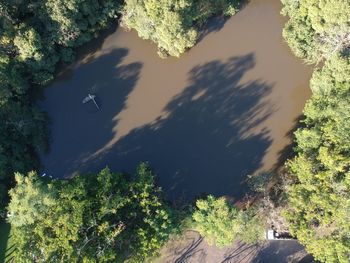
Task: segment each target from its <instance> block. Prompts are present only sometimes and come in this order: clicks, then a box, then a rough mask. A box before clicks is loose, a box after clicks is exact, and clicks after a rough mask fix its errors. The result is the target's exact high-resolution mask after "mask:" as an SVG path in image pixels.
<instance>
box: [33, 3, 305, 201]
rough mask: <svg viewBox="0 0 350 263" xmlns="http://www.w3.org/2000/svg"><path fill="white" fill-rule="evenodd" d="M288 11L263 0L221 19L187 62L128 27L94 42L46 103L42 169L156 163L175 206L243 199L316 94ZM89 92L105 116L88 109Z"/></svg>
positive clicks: (62, 172) (68, 171) (68, 172)
mask: <svg viewBox="0 0 350 263" xmlns="http://www.w3.org/2000/svg"><path fill="white" fill-rule="evenodd" d="M280 8H281V4H280V2H279V1H278V0H255V1H251V2H250V3H249V4H247V5H246V6H245V7H244V8H243V9H242V10H241V11H240V12H239V13H237V14H236V15H235V16H234V17H232V18H230V19H228V20H227V21H221V20H220V19H212V20H211V21H210V22H209V23H208V27H207V28H208V32H207V33H206V36H205V37H204V38H203V39H202V40H201V41H200V42H199V43H198V44H197V45H196V46H195V47H194V48H192V49H191V50H190V51H189V52H187V53H186V54H184V55H183V56H182V57H181V58H179V59H176V58H168V59H166V60H162V59H160V58H159V57H158V56H157V52H156V48H155V46H154V45H153V44H151V43H150V42H148V41H144V40H142V39H140V38H138V37H137V34H136V32H134V31H132V32H124V31H123V29H121V28H117V29H116V30H115V32H113V33H111V34H109V35H108V36H105V37H102V38H100V39H98V40H95V41H94V42H92V43H90V44H89V45H87V46H85V47H84V48H83V49H86V50H85V54H86V55H85V56H83V57H82V58H81V59H80V60H79V61H78V62H77V63H75V64H74V65H73V66H72V67H70V68H69V69H67V70H66V71H65V73H64V74H63V75H62V76H60V77H59V78H58V80H56V81H55V82H54V83H53V84H52V85H51V86H50V87H48V88H47V89H46V90H45V100H43V101H42V102H40V106H41V107H42V108H43V109H44V110H46V111H47V112H48V114H49V116H50V118H51V119H52V124H51V127H50V128H51V132H52V142H51V149H50V152H49V153H48V154H45V155H43V156H42V163H43V165H44V169H43V171H44V172H46V173H48V174H51V175H52V176H54V177H69V176H72V175H74V174H75V173H85V172H96V171H98V170H100V169H102V168H103V167H105V166H109V167H110V168H111V169H112V170H114V171H127V172H133V170H134V168H135V167H136V164H137V163H139V162H140V161H148V162H149V163H150V164H151V166H152V167H154V169H155V171H156V173H157V174H158V175H159V184H160V185H161V186H162V187H163V189H164V190H165V192H166V193H167V194H168V196H169V197H170V198H171V199H173V198H181V197H184V198H193V197H195V196H198V195H200V194H203V193H211V194H214V195H218V196H220V195H230V196H234V197H237V198H238V197H241V196H242V195H244V193H246V191H247V189H246V187H245V185H244V184H242V182H243V181H244V180H245V177H246V175H247V174H251V173H255V172H258V171H261V170H269V169H273V168H274V167H275V166H276V165H277V164H278V163H279V160H280V158H281V155H283V153H284V149H285V148H286V147H287V146H288V145H289V144H290V142H291V141H290V137H289V132H290V130H291V129H292V128H293V126H294V125H295V121H296V120H297V118H298V117H299V116H300V114H301V112H302V109H303V106H304V104H305V101H306V100H307V99H308V97H309V96H310V92H309V89H308V81H309V79H310V76H311V68H309V67H306V66H305V65H303V64H302V62H301V61H300V60H298V59H296V58H295V57H294V56H293V55H292V54H291V52H290V50H289V48H288V47H287V45H286V44H285V43H284V41H283V39H282V35H281V34H282V28H283V25H284V22H285V20H284V18H283V17H282V16H281V15H280V14H279V12H280ZM83 51H84V50H83ZM88 93H91V94H94V95H96V98H97V103H98V104H99V106H100V108H101V109H100V110H97V108H96V107H95V106H94V105H93V104H92V103H91V104H89V103H88V104H82V100H83V99H84V97H86V96H87V94H88Z"/></svg>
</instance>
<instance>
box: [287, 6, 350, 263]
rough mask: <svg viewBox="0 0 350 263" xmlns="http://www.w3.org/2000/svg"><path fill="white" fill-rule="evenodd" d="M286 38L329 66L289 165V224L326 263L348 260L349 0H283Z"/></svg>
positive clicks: (318, 78)
mask: <svg viewBox="0 0 350 263" xmlns="http://www.w3.org/2000/svg"><path fill="white" fill-rule="evenodd" d="M282 2H283V3H284V8H283V13H284V14H286V15H288V16H289V21H288V22H287V24H286V26H285V28H284V32H283V33H284V37H285V39H286V40H287V42H288V44H289V45H290V47H291V49H292V50H293V51H294V53H295V54H296V55H297V56H298V57H301V58H304V59H305V60H306V61H307V62H311V63H315V62H320V61H324V63H325V64H324V66H323V67H322V68H319V69H316V70H315V72H314V74H313V77H312V79H311V81H310V84H311V90H312V96H311V99H310V100H309V101H308V102H307V104H306V106H305V108H304V115H305V120H303V124H302V127H301V128H299V129H298V130H297V132H296V133H295V136H296V143H297V146H296V148H295V151H296V153H297V156H296V157H295V158H294V159H292V160H290V161H289V162H288V167H289V170H290V173H291V178H290V179H291V182H289V184H288V185H287V198H288V208H287V211H286V215H285V217H286V219H287V220H288V221H289V226H290V230H291V231H292V233H293V234H294V235H296V236H297V237H298V239H299V240H300V241H301V243H303V244H304V245H306V248H307V250H308V251H309V252H311V253H312V254H313V255H314V256H315V258H316V259H318V260H320V261H323V262H349V257H350V223H349V222H350V221H349V218H350V194H349V190H350V173H349V168H350V119H349V116H350V54H349V49H350V2H349V0H322V1H318V0H300V1H293V0H282Z"/></svg>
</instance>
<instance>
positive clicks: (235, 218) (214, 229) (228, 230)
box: [192, 195, 264, 247]
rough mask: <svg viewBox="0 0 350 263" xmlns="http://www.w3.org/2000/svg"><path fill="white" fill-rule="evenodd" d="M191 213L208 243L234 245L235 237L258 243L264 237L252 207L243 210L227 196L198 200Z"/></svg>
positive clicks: (219, 245)
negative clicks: (227, 198) (232, 203)
mask: <svg viewBox="0 0 350 263" xmlns="http://www.w3.org/2000/svg"><path fill="white" fill-rule="evenodd" d="M196 206H197V210H196V211H195V212H194V213H193V215H192V217H193V220H194V222H195V228H196V230H197V231H198V232H199V233H200V234H201V235H202V236H204V237H205V238H206V240H207V241H208V243H209V244H215V245H217V246H218V247H225V246H228V245H231V244H232V243H233V241H235V240H241V241H243V242H246V243H256V242H258V241H259V240H261V239H262V238H263V234H264V226H263V224H262V220H260V219H259V218H258V216H256V215H255V214H254V212H253V210H249V209H248V210H246V211H242V210H239V209H238V208H236V207H234V206H232V205H230V204H228V203H227V201H226V199H225V198H224V197H221V198H215V197H213V196H212V195H209V196H208V197H207V199H204V200H198V201H197V203H196Z"/></svg>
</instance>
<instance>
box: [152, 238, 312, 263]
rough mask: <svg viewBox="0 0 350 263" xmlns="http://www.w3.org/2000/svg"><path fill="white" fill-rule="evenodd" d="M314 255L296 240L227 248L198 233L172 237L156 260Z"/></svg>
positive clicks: (284, 261) (280, 261) (242, 260)
mask: <svg viewBox="0 0 350 263" xmlns="http://www.w3.org/2000/svg"><path fill="white" fill-rule="evenodd" d="M311 261H312V258H311V257H310V256H309V255H307V253H306V252H305V250H304V249H303V247H302V246H301V245H299V243H298V242H297V241H294V240H286V241H270V242H265V243H263V244H260V245H245V244H240V243H235V244H233V245H232V246H230V247H227V248H225V249H219V248H217V247H215V246H209V245H208V243H207V242H206V241H205V240H203V238H201V237H200V235H199V234H198V233H197V232H194V231H187V232H186V233H185V234H184V235H183V236H181V237H179V238H177V239H174V240H171V241H170V242H169V243H168V244H167V245H166V246H165V247H164V248H163V249H162V251H161V256H160V257H159V258H158V259H156V260H155V263H185V262H187V263H258V262H259V263H297V262H302V263H308V262H311Z"/></svg>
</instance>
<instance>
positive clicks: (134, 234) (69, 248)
mask: <svg viewBox="0 0 350 263" xmlns="http://www.w3.org/2000/svg"><path fill="white" fill-rule="evenodd" d="M16 182H17V185H16V187H14V188H13V189H12V190H11V191H10V196H11V202H10V204H9V213H10V216H9V219H8V220H9V222H10V223H11V227H12V229H13V239H14V241H15V243H16V251H15V258H16V262H33V261H35V262H96V261H98V262H116V260H123V259H128V260H129V261H132V262H134V261H135V262H142V261H144V259H145V258H146V257H148V256H153V255H155V254H156V253H157V250H158V249H159V248H160V246H161V245H162V244H163V243H164V242H165V241H166V240H167V238H168V236H169V234H170V233H171V231H172V230H173V229H174V217H173V214H172V213H171V210H170V208H169V207H168V206H167V205H166V204H165V203H164V202H163V200H162V197H161V190H160V189H159V188H158V187H156V186H155V185H154V175H153V173H152V171H151V170H150V168H149V167H148V166H147V165H146V164H144V163H142V164H140V165H139V166H138V167H137V171H136V174H135V177H134V178H133V179H131V178H130V177H128V176H127V175H125V174H115V173H112V172H110V170H109V169H108V168H106V169H104V170H102V171H101V172H100V173H98V174H97V175H96V174H89V175H83V176H76V177H74V178H72V179H70V180H53V181H51V180H46V179H45V178H42V177H38V176H37V175H36V174H35V173H34V172H31V173H29V174H28V176H23V175H21V174H16Z"/></svg>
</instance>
